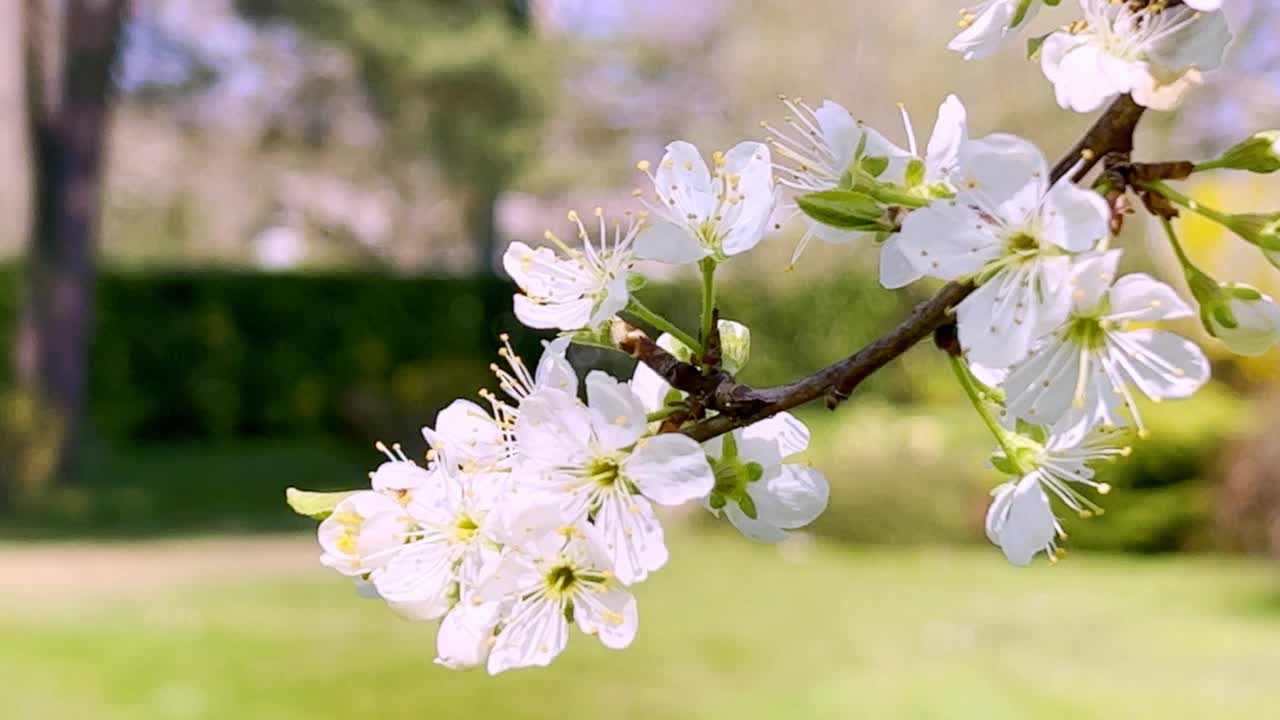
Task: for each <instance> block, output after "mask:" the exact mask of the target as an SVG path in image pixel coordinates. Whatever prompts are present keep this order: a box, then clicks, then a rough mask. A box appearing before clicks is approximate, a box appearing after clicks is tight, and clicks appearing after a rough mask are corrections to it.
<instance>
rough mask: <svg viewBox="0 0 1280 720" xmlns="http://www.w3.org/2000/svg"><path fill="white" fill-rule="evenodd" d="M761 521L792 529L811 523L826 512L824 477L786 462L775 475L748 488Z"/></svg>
mask: <svg viewBox="0 0 1280 720" xmlns="http://www.w3.org/2000/svg"><path fill="white" fill-rule="evenodd" d="M747 494H749V495H750V496H751V499H752V500H753V501H754V502H755V504H756V514H757V515H758V516H759V517H760V520H761V521H762V522H766V523H769V524H770V525H773V526H775V527H778V528H782V529H783V530H794V529H796V528H800V527H804V526H805V525H808V524H809V523H811V522H813V521H814V520H816V519H817V518H818V516H819V515H821V514H822V511H823V510H826V509H827V500H828V498H829V497H830V494H831V488H830V485H829V484H828V483H827V477H826V476H825V475H823V474H822V473H821V472H818V471H817V470H815V469H814V468H812V467H809V466H808V465H803V464H800V463H785V464H783V465H782V466H781V467H779V468H778V470H777V471H776V472H773V473H770V474H766V475H765V476H764V477H762V478H761V479H760V480H758V481H756V482H753V483H751V484H749V485H747Z"/></svg>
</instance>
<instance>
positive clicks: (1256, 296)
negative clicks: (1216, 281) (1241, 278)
mask: <svg viewBox="0 0 1280 720" xmlns="http://www.w3.org/2000/svg"><path fill="white" fill-rule="evenodd" d="M1231 294H1232V295H1233V296H1234V297H1236V298H1238V299H1240V300H1244V301H1246V302H1256V301H1258V300H1261V299H1262V293H1261V292H1258V289H1257V288H1252V287H1249V286H1248V285H1233V286H1232V287H1231Z"/></svg>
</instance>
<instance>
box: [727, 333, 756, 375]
mask: <svg viewBox="0 0 1280 720" xmlns="http://www.w3.org/2000/svg"><path fill="white" fill-rule="evenodd" d="M750 357H751V330H749V329H748V328H747V326H746V325H743V324H742V323H739V322H734V321H732V320H721V321H720V363H721V364H722V365H723V366H724V369H725V370H726V371H728V372H729V373H732V374H735V375H736V374H737V373H738V372H739V371H741V370H742V368H743V367H744V366H745V365H746V364H747V360H749V359H750Z"/></svg>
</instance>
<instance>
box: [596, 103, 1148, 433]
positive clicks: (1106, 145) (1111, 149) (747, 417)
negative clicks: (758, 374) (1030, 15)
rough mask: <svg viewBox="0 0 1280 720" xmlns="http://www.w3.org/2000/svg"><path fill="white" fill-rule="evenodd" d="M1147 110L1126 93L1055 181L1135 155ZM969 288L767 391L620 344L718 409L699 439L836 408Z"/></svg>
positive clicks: (943, 319)
mask: <svg viewBox="0 0 1280 720" xmlns="http://www.w3.org/2000/svg"><path fill="white" fill-rule="evenodd" d="M1144 110H1145V108H1143V107H1142V106H1140V105H1138V104H1137V103H1135V102H1134V101H1133V99H1132V98H1130V97H1129V96H1128V95H1124V96H1121V97H1120V98H1118V99H1117V100H1116V101H1115V102H1113V103H1112V104H1111V105H1110V106H1109V107H1108V108H1107V109H1106V111H1105V112H1103V114H1102V115H1101V116H1100V117H1099V118H1098V120H1097V122H1096V123H1094V125H1093V127H1091V128H1090V129H1089V131H1088V132H1087V133H1085V135H1084V137H1082V138H1081V139H1080V140H1079V142H1077V143H1076V144H1075V146H1073V147H1072V148H1071V150H1070V151H1069V152H1068V153H1067V154H1066V155H1064V156H1063V157H1062V159H1061V160H1059V161H1058V163H1057V164H1056V165H1054V167H1053V170H1052V173H1051V180H1052V182H1057V181H1059V180H1061V179H1062V178H1064V177H1066V176H1067V175H1068V173H1070V174H1071V180H1072V181H1073V182H1079V181H1080V180H1081V179H1083V178H1084V176H1085V175H1087V174H1088V173H1089V171H1090V170H1092V169H1093V168H1094V166H1096V165H1097V164H1098V162H1099V161H1101V160H1102V159H1103V158H1104V157H1106V156H1125V157H1127V156H1128V155H1129V154H1130V153H1132V152H1133V143H1134V137H1133V136H1134V131H1135V130H1136V129H1137V126H1138V122H1139V120H1141V118H1142V115H1143V112H1144ZM973 290H974V286H973V284H972V283H967V282H965V283H957V282H950V283H947V284H946V285H944V286H942V288H941V289H940V290H938V292H937V293H936V294H935V295H934V296H933V297H931V298H929V299H928V300H926V301H924V302H922V303H920V304H919V305H917V306H916V307H915V308H914V309H913V310H912V311H911V314H910V315H909V316H908V317H907V318H906V319H905V320H903V321H902V322H901V323H900V324H898V326H897V327H895V328H893V329H892V330H890V331H889V332H887V333H885V334H884V335H883V336H881V337H880V338H878V339H876V340H874V341H873V342H871V343H870V344H868V345H867V346H865V347H863V348H862V349H860V350H858V351H857V352H855V353H853V354H852V355H850V356H848V357H846V358H844V359H842V360H839V361H837V362H835V363H833V364H831V365H829V366H827V367H825V368H823V369H822V370H819V371H818V372H815V373H813V374H812V375H809V376H807V377H804V378H801V379H799V380H797V381H795V382H793V383H789V384H787V385H779V386H776V387H771V388H754V387H751V386H749V385H745V384H742V383H739V382H737V381H736V380H735V379H734V378H733V377H732V376H730V375H729V374H728V373H725V372H724V371H722V370H712V371H705V370H704V369H702V368H699V367H697V366H695V365H692V364H690V363H685V362H681V361H680V360H678V359H677V358H675V357H674V356H672V355H671V354H670V353H668V352H667V351H665V350H663V349H662V348H661V347H659V346H658V345H657V344H656V343H654V342H653V341H652V340H650V339H649V338H648V337H647V336H645V335H644V333H642V332H640V331H639V330H636V329H635V328H628V329H627V330H626V331H625V332H623V333H621V336H620V337H619V338H618V343H617V344H618V346H619V348H620V349H622V350H623V351H624V352H627V353H628V354H630V355H631V356H632V357H634V358H636V359H637V360H639V361H640V362H643V363H645V364H646V365H648V366H649V367H650V368H651V369H653V371H654V372H656V373H658V375H660V376H661V377H662V378H664V379H665V380H666V381H667V382H668V383H670V384H671V386H672V387H675V388H677V389H679V390H683V391H685V392H686V393H688V394H689V397H690V404H691V407H693V408H694V409H696V410H699V411H701V410H703V409H711V410H715V411H716V413H717V414H716V415H712V416H710V417H706V418H704V419H702V420H699V421H698V422H696V423H694V424H693V425H690V426H689V427H686V428H684V429H683V430H681V432H683V433H684V434H685V435H688V436H689V437H691V438H693V439H694V440H698V441H699V442H701V441H705V440H710V439H711V438H713V437H716V436H718V435H723V434H724V433H727V432H729V431H731V430H733V429H735V428H739V427H744V426H746V425H750V424H751V423H754V422H757V421H759V420H762V419H764V418H766V417H769V416H770V415H775V414H777V413H780V412H783V411H784V410H790V409H791V408H794V407H797V406H800V405H804V404H806V403H809V402H812V401H813V400H817V399H818V398H824V399H825V400H826V404H827V407H828V408H831V409H834V408H835V407H836V406H837V405H839V404H840V402H842V401H843V400H845V399H847V398H848V397H849V396H850V395H851V394H852V393H853V391H854V389H855V388H856V387H857V386H858V385H859V384H860V383H861V382H862V381H863V380H865V379H867V378H868V377H870V376H871V375H872V374H873V373H875V372H876V371H877V370H879V369H880V368H882V367H884V366H885V365H888V364H889V363H890V362H891V361H893V360H894V359H896V358H897V357H899V356H900V355H902V354H904V353H906V352H907V351H908V350H910V349H911V348H912V347H913V346H915V344H916V343H918V342H920V341H921V340H923V339H925V338H926V337H929V336H930V335H932V334H933V332H934V331H935V330H937V329H938V328H939V327H941V326H942V325H945V324H946V323H948V322H950V321H951V314H952V309H953V308H954V307H955V306H956V305H957V304H959V303H960V302H961V301H962V300H964V299H965V298H966V297H968V296H969V293H971V292H973Z"/></svg>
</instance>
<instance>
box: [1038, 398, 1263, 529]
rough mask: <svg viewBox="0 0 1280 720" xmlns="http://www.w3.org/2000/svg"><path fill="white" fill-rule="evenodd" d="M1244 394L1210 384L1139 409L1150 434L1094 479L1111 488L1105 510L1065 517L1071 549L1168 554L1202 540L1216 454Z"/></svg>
mask: <svg viewBox="0 0 1280 720" xmlns="http://www.w3.org/2000/svg"><path fill="white" fill-rule="evenodd" d="M1251 417H1252V412H1251V408H1250V406H1249V405H1248V403H1247V402H1246V401H1245V400H1244V398H1242V397H1240V396H1239V395H1236V394H1235V393H1234V392H1232V391H1231V390H1228V389H1227V388H1225V387H1224V386H1223V385H1221V384H1217V383H1210V384H1209V385H1207V386H1205V387H1204V389H1202V390H1201V391H1200V392H1198V393H1196V394H1195V395H1194V396H1193V397H1191V398H1190V399H1188V400H1181V401H1174V402H1168V403H1161V404H1159V405H1154V404H1151V403H1147V404H1145V405H1144V406H1143V408H1142V418H1143V421H1144V422H1145V423H1146V425H1147V427H1148V429H1149V430H1150V431H1151V436H1150V437H1148V438H1146V439H1139V440H1136V441H1134V444H1133V454H1132V455H1130V456H1129V457H1127V458H1122V459H1121V460H1119V461H1118V462H1116V463H1115V464H1114V465H1111V466H1103V467H1102V468H1101V469H1100V471H1099V473H1098V478H1099V480H1102V481H1104V482H1107V483H1110V484H1111V486H1112V488H1113V489H1112V491H1111V492H1110V493H1109V494H1108V495H1106V496H1105V497H1103V498H1101V499H1100V500H1099V502H1100V504H1101V505H1102V506H1103V507H1105V508H1106V511H1107V512H1106V514H1105V515H1103V516H1101V517H1097V518H1089V519H1088V520H1080V519H1077V518H1073V517H1070V516H1067V517H1065V518H1064V522H1063V525H1064V527H1066V529H1067V532H1068V533H1071V538H1070V540H1069V542H1068V546H1070V547H1078V548H1091V549H1107V550H1125V551H1136V552H1167V551H1173V550H1186V549H1193V548H1203V547H1205V546H1206V545H1207V544H1208V543H1209V529H1210V520H1211V503H1210V499H1211V496H1212V492H1213V482H1214V474H1213V471H1214V468H1215V465H1216V463H1217V459H1218V454H1219V452H1220V451H1221V449H1222V447H1223V446H1224V445H1226V443H1227V441H1228V440H1229V439H1230V438H1231V437H1233V436H1234V435H1236V434H1238V433H1239V432H1240V431H1241V430H1242V429H1243V428H1245V427H1247V426H1248V425H1249V424H1250V419H1251Z"/></svg>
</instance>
